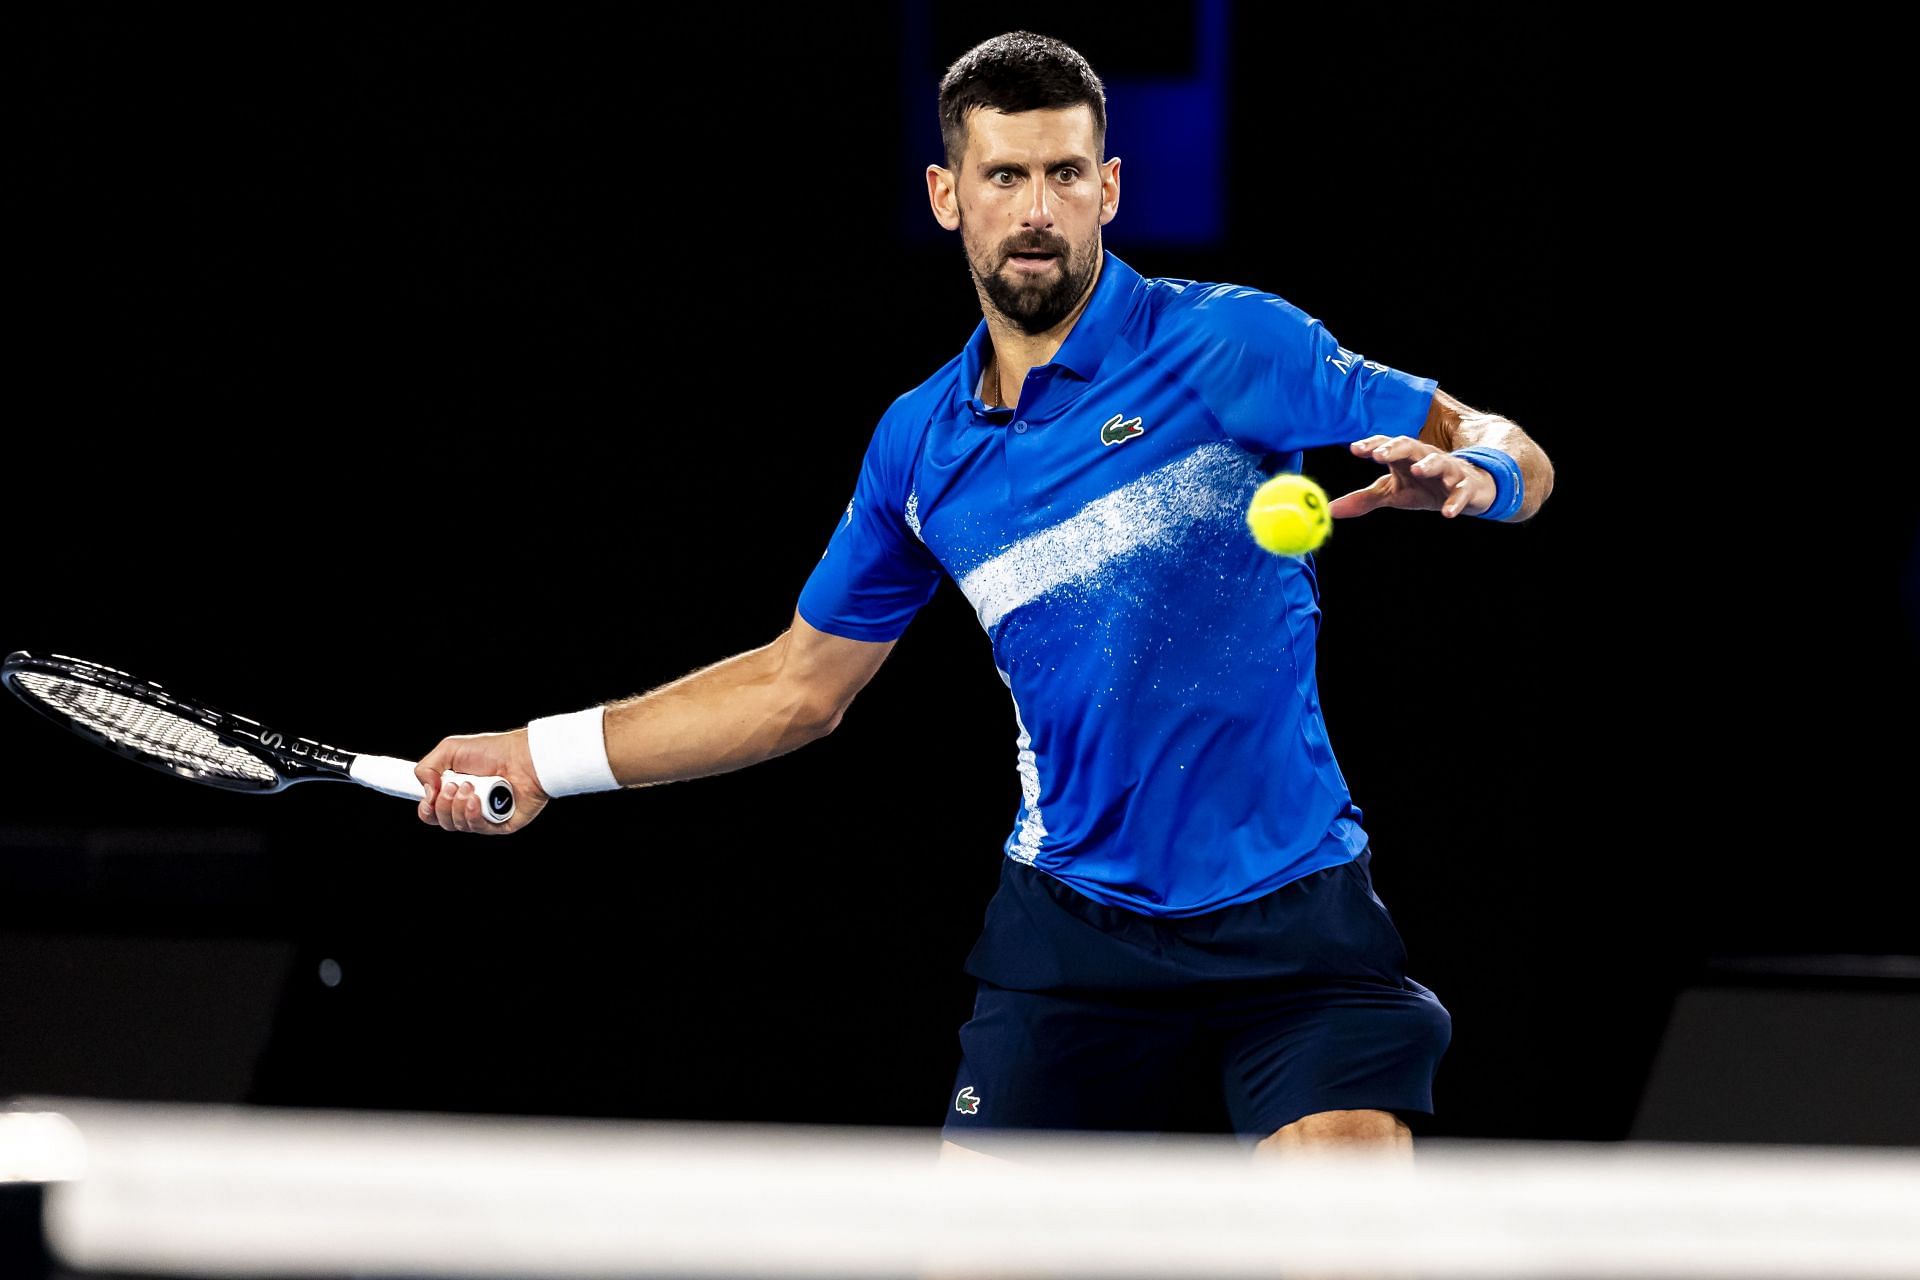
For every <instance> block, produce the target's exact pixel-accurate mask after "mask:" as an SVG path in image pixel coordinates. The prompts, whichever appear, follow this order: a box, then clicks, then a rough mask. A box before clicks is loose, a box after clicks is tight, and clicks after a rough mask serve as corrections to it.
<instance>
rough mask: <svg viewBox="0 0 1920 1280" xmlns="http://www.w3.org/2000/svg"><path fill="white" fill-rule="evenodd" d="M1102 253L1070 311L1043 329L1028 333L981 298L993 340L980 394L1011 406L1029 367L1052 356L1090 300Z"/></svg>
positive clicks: (1008, 406)
mask: <svg viewBox="0 0 1920 1280" xmlns="http://www.w3.org/2000/svg"><path fill="white" fill-rule="evenodd" d="M1104 266H1105V262H1104V255H1102V258H1100V259H1096V260H1095V265H1094V268H1093V279H1092V281H1090V282H1089V283H1088V285H1087V291H1086V292H1085V293H1083V294H1081V295H1080V301H1079V302H1077V303H1075V304H1074V308H1073V310H1072V311H1070V312H1068V313H1067V316H1066V318H1065V319H1064V320H1062V321H1061V322H1060V323H1059V324H1056V325H1054V326H1053V328H1051V329H1048V330H1047V331H1046V332H1045V333H1028V332H1027V331H1026V330H1024V329H1022V328H1021V327H1020V326H1019V325H1017V324H1015V323H1013V321H1011V320H1009V319H1007V318H1006V317H1005V316H1004V315H1002V314H1000V311H999V309H998V308H996V307H994V306H993V305H992V304H991V303H988V302H986V299H985V295H984V294H983V295H982V298H981V303H982V306H981V313H982V315H983V316H984V317H985V318H986V321H987V336H988V337H989V338H991V339H992V340H993V354H992V355H991V356H990V357H989V359H988V368H987V369H986V370H984V371H983V373H982V375H981V379H982V381H983V382H984V383H985V386H984V388H983V389H982V391H981V398H982V399H985V398H987V397H989V396H991V397H992V400H993V403H994V404H997V405H1003V406H1005V407H1007V408H1012V407H1014V405H1016V404H1017V403H1018V402H1019V400H1020V388H1021V387H1022V386H1024V385H1025V383H1026V380H1027V374H1028V372H1029V371H1030V370H1033V369H1037V368H1039V367H1040V366H1041V365H1043V364H1045V363H1046V362H1047V361H1049V360H1051V359H1053V357H1054V356H1055V355H1057V354H1058V353H1059V351H1060V348H1061V347H1062V346H1063V345H1064V344H1065V343H1066V341H1067V335H1068V334H1070V333H1072V332H1073V326H1074V325H1076V324H1078V323H1079V322H1080V316H1081V314H1082V313H1083V312H1085V311H1086V309H1087V304H1088V303H1089V302H1091V301H1093V292H1094V290H1095V289H1097V288H1099V287H1100V272H1101V270H1102V269H1103V268H1104Z"/></svg>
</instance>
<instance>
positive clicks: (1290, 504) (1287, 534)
mask: <svg viewBox="0 0 1920 1280" xmlns="http://www.w3.org/2000/svg"><path fill="white" fill-rule="evenodd" d="M1247 528H1249V529H1251V530H1253V540H1254V541H1255V542H1257V543H1259V544H1260V545H1261V546H1263V547H1265V548H1266V549H1267V550H1268V551H1271V552H1273V553H1274V554H1275V555H1280V556H1303V555H1306V554H1307V553H1308V552H1309V551H1312V550H1313V549H1315V548H1316V547H1318V546H1319V545H1320V544H1321V543H1323V542H1325V541H1326V540H1327V535H1328V534H1329V533H1332V532H1333V517H1332V516H1330V515H1328V514H1327V491H1326V490H1325V489H1322V488H1321V487H1320V486H1319V485H1317V484H1315V483H1314V482H1313V481H1311V480H1309V479H1307V478H1306V477H1305V476H1297V475H1294V474H1292V473H1291V472H1289V473H1287V474H1284V475H1277V476H1274V477H1273V478H1272V479H1271V480H1268V481H1267V482H1266V483H1265V484H1263V485H1261V486H1260V487H1259V488H1258V489H1256V490H1254V493H1253V501H1252V503H1250V504H1249V505H1248V507H1247Z"/></svg>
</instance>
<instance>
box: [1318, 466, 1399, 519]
mask: <svg viewBox="0 0 1920 1280" xmlns="http://www.w3.org/2000/svg"><path fill="white" fill-rule="evenodd" d="M1393 488H1394V485H1393V477H1392V476H1391V475H1385V476H1381V477H1380V478H1379V479H1378V480H1375V481H1374V482H1373V483H1372V484H1370V485H1368V486H1367V487H1366V488H1364V489H1355V490H1354V491H1353V492H1352V493H1343V494H1341V495H1340V496H1339V497H1337V498H1335V499H1334V500H1333V501H1332V502H1329V503H1328V504H1327V514H1328V515H1329V516H1332V517H1333V518H1334V519H1335V520H1348V519H1351V518H1352V517H1354V516H1363V515H1365V514H1367V512H1369V511H1372V510H1373V509H1374V508H1376V507H1385V506H1391V505H1392V504H1391V503H1390V502H1389V501H1388V499H1389V498H1390V497H1391V496H1392V495H1393Z"/></svg>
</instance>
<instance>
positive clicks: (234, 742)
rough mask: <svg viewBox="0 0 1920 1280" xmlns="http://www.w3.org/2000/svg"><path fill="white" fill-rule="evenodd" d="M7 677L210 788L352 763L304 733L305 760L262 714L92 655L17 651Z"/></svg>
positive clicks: (115, 746)
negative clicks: (213, 702) (252, 715)
mask: <svg viewBox="0 0 1920 1280" xmlns="http://www.w3.org/2000/svg"><path fill="white" fill-rule="evenodd" d="M0 684H4V685H5V686H6V688H7V690H8V692H10V693H12V694H13V695H14V696H15V697H17V698H19V699H20V700H21V701H22V702H24V703H26V704H27V705H28V706H30V707H32V708H33V709H34V710H35V711H38V712H39V713H40V714H41V715H43V716H45V717H47V718H48V719H49V720H52V721H53V722H54V723H56V724H59V725H61V726H62V727H63V728H66V729H68V730H70V731H71V732H73V733H76V734H79V735H80V736H81V737H82V738H85V739H87V740H88V741H90V742H92V743H94V744H95V745H96V746H99V747H102V748H104V749H105V750H108V751H111V752H113V753H114V754H115V755H117V756H121V757H123V758H125V759H128V760H132V761H133V762H134V763H136V764H142V765H145V766H146V767H147V768H149V769H157V770H159V771H160V772H162V773H166V774H170V775H172V776H174V777H177V778H185V779H187V780H188V781H191V782H198V783H201V784H202V785H204V786H210V787H221V788H224V789H226V790H229V791H250V792H254V793H256V794H258V793H264V792H271V791H279V790H281V789H283V788H285V787H288V786H290V785H292V784H293V783H295V782H301V781H305V780H306V779H308V778H313V777H321V776H338V775H339V774H340V773H342V772H344V766H345V764H346V763H348V762H350V760H351V757H349V756H347V755H346V754H345V753H344V752H335V751H334V749H333V748H331V747H326V746H324V745H323V744H321V743H314V742H307V741H306V740H304V739H295V740H294V742H295V743H297V744H299V745H302V746H304V747H305V748H306V749H307V750H306V751H305V752H304V753H303V754H304V755H305V757H306V758H305V759H302V758H299V757H298V756H295V755H293V754H291V753H289V752H287V751H285V750H280V749H276V748H277V747H278V746H279V745H280V744H283V743H286V742H287V739H286V738H285V736H284V735H281V734H278V733H275V732H274V731H272V730H269V729H267V728H266V726H264V725H262V724H261V723H260V722H258V721H256V720H249V719H247V718H246V717H245V716H235V715H230V714H228V713H227V712H224V711H220V710H218V709H216V708H213V707H210V706H207V705H206V704H205V703H202V702H199V701H196V700H195V699H192V698H188V697H184V696H182V695H181V694H179V693H176V692H174V691H173V690H171V689H166V688H163V687H162V686H161V685H159V684H156V683H154V682H152V681H149V680H142V679H140V678H139V677H138V676H135V675H132V674H130V673H128V672H125V671H120V670H117V669H115V668H113V667H108V666H104V665H102V664H100V663H98V662H89V661H88V660H87V659H85V658H72V657H68V656H66V655H64V654H50V655H42V656H38V657H36V656H35V655H33V654H31V653H27V652H25V651H24V650H22V651H18V652H15V653H10V654H8V655H7V657H6V659H5V661H4V662H0ZM316 748H317V749H318V750H317V751H316V750H315V749H316ZM322 753H331V754H332V755H334V756H337V757H338V759H337V760H329V759H327V758H325V756H324V755H323V754H322Z"/></svg>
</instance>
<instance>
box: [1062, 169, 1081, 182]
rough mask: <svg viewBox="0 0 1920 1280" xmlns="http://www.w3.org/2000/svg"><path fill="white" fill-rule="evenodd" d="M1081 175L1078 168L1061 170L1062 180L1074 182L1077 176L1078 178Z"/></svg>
mask: <svg viewBox="0 0 1920 1280" xmlns="http://www.w3.org/2000/svg"><path fill="white" fill-rule="evenodd" d="M1079 176H1080V171H1079V170H1078V169H1062V170H1060V181H1062V182H1072V181H1073V180H1074V179H1075V178H1078V177H1079Z"/></svg>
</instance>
